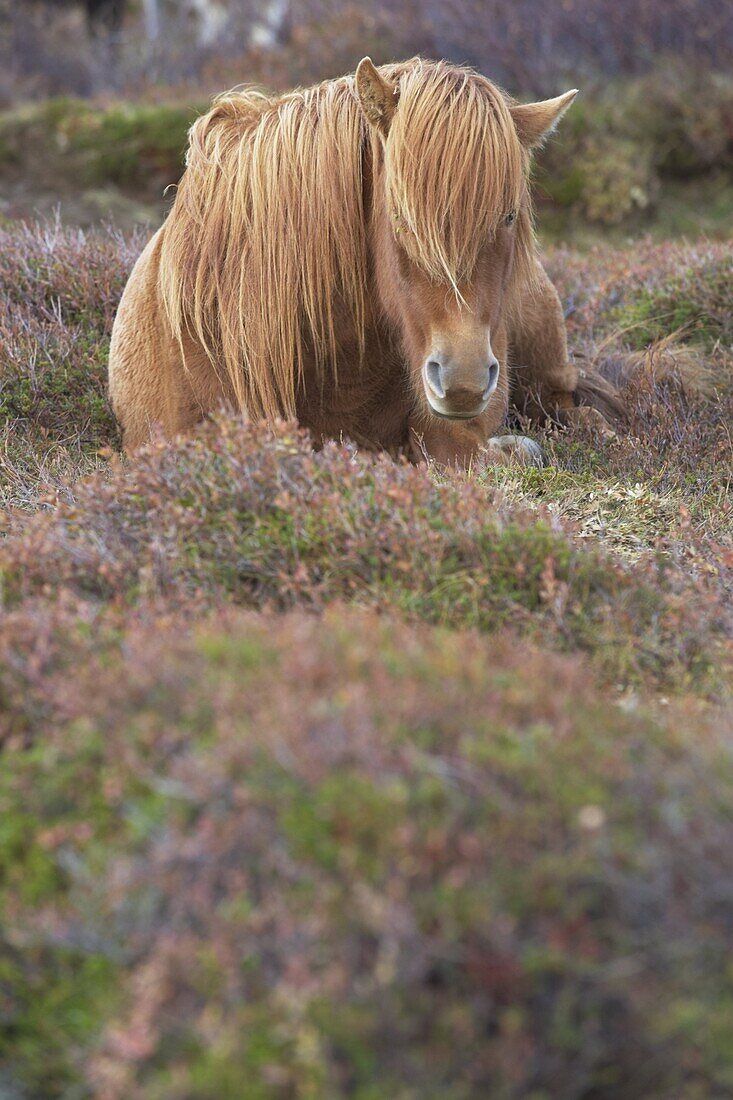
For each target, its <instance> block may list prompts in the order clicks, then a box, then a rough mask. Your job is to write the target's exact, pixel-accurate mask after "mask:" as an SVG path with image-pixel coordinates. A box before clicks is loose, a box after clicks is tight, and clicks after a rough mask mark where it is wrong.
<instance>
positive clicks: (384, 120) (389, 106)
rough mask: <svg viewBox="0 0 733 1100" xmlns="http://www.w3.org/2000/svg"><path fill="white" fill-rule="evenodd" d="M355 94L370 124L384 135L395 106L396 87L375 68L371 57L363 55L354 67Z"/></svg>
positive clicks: (387, 129) (387, 130)
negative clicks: (355, 67)
mask: <svg viewBox="0 0 733 1100" xmlns="http://www.w3.org/2000/svg"><path fill="white" fill-rule="evenodd" d="M355 84H356V95H357V98H358V100H359V103H360V104H361V109H362V111H363V112H364V114H365V115H366V117H367V119H368V121H369V122H371V124H372V126H376V127H377V129H378V130H381V132H382V134H383V135H384V136H385V137H386V136H387V133H388V132H389V124H390V122H391V121H392V115H393V114H394V112H395V107H396V106H397V89H396V87H395V86H394V84H390V82H389V81H388V80H385V79H384V77H383V76H382V75H381V73H380V72H379V71H378V70H377V69H375V67H374V65H373V63H372V59H371V57H363V58H362V59H361V61H360V62H359V64H358V66H357V69H356V78H355Z"/></svg>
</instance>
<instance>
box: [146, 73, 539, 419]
mask: <svg viewBox="0 0 733 1100" xmlns="http://www.w3.org/2000/svg"><path fill="white" fill-rule="evenodd" d="M381 72H382V73H383V74H384V76H385V77H386V78H387V79H389V80H391V81H393V82H394V83H395V84H396V85H397V86H398V87H399V107H398V110H397V111H396V113H395V116H394V120H393V123H392V127H391V129H390V133H389V135H388V138H387V141H386V143H385V145H384V148H382V145H381V141H380V140H379V139H378V138H377V136H376V134H375V132H374V131H373V130H372V129H371V128H370V127H369V126H368V124H367V122H366V120H365V119H364V117H363V113H362V111H361V108H360V106H359V103H358V101H357V98H356V94H355V91H354V78H353V76H346V77H341V78H340V79H338V80H332V81H327V82H325V83H323V84H320V85H317V86H315V87H313V88H309V89H307V90H305V91H298V92H293V93H290V94H287V95H284V96H281V97H278V98H270V97H268V96H265V95H263V94H262V93H260V92H256V91H252V90H245V91H235V92H231V93H228V94H226V95H224V96H221V97H219V98H218V99H217V100H215V101H214V104H213V106H212V109H211V110H210V111H209V112H208V114H206V115H204V116H203V117H202V118H200V119H198V120H197V121H196V123H195V124H194V125H193V127H192V128H191V131H190V135H189V139H190V140H189V149H188V154H187V162H186V163H187V167H186V171H185V173H184V176H183V179H182V180H181V183H180V185H179V188H178V193H177V196H176V200H175V202H174V205H173V208H172V210H171V212H170V214H169V216H168V219H167V221H166V223H165V226H164V230H163V242H162V251H161V265H160V284H159V286H160V292H161V295H162V299H163V303H164V307H165V309H166V312H167V316H168V319H169V322H170V324H171V327H172V330H173V333H174V336H175V337H176V338H177V339H178V341H179V342H180V344H181V347H183V346H184V344H185V340H186V337H193V338H194V339H195V340H197V341H198V342H199V343H200V345H201V346H202V347H203V348H204V350H205V352H206V354H207V355H208V357H209V358H210V360H211V363H212V366H213V368H214V369H215V370H216V371H218V372H219V374H220V375H222V374H223V376H224V377H223V380H224V381H225V382H226V383H227V384H228V387H229V388H230V389H231V392H232V394H233V396H234V398H235V400H236V402H237V403H238V405H239V406H240V408H241V409H243V410H246V411H247V412H249V413H250V414H251V415H254V416H266V417H273V416H277V415H286V416H292V415H294V412H295V395H296V390H297V385H298V380H299V378H300V377H301V376H302V371H303V367H304V363H305V360H306V356H307V355H308V354H309V353H311V354H315V357H316V360H317V363H318V365H319V368H320V369H321V371H323V372H330V374H329V376H330V377H331V378H335V371H336V367H337V362H338V350H339V349H338V339H337V323H336V322H337V317H339V318H341V317H343V316H344V314H346V315H347V316H348V317H349V318H350V320H351V323H352V326H353V330H354V331H355V332H356V334H357V338H358V340H359V341H360V343H361V346H363V343H364V334H365V326H366V321H367V317H368V316H369V313H370V303H369V257H368V247H367V240H368V223H367V220H368V211H367V209H366V207H365V194H366V190H365V181H364V179H363V176H364V168H365V165H369V164H372V165H375V166H376V165H379V164H383V168H384V187H385V194H386V201H387V202H388V203H389V206H390V213H391V214H392V217H393V219H394V220H395V223H396V226H398V227H401V228H402V229H403V230H404V232H403V234H402V236H401V238H400V239H401V242H402V243H403V245H404V247H405V248H406V249H407V251H408V253H409V254H410V256H411V258H412V259H413V260H414V262H415V263H417V264H419V265H420V266H421V267H422V268H423V270H424V271H425V272H426V273H427V274H428V275H429V276H430V277H431V278H432V279H433V280H434V281H436V282H442V283H445V284H446V285H447V286H449V287H452V288H453V290H454V291H455V292H456V293H459V294H460V286H461V284H462V283H463V284H465V282H466V280H467V279H469V278H470V275H471V272H472V270H473V266H474V265H475V262H476V258H477V255H478V250H479V248H480V246H481V242H482V241H483V240H485V239H486V237H487V236H489V235H490V234H491V233H493V232H494V231H495V229H496V227H497V225H498V224H499V223H500V220H501V219H502V218H503V217H505V216H506V214H507V213H508V212H509V211H511V210H518V211H519V224H518V231H517V250H516V259H515V272H516V275H517V278H522V277H524V278H529V277H531V271H532V265H533V255H534V243H533V236H532V226H531V213H530V209H529V199H528V198H527V195H526V175H527V158H526V155H525V154H524V152H523V150H522V148H521V146H520V144H519V140H518V138H517V135H516V131H515V129H514V126H513V123H512V120H511V115H510V114H509V110H508V105H507V100H506V98H505V97H504V95H503V94H502V93H501V92H500V91H499V90H498V89H497V88H496V87H495V86H494V85H493V84H491V83H490V82H489V81H488V80H485V79H484V78H483V77H480V76H478V75H477V74H475V73H473V72H472V71H471V70H468V69H463V68H459V67H456V66H452V65H448V64H446V63H444V62H429V61H423V60H420V59H414V60H412V61H408V62H404V63H402V64H400V65H391V66H385V67H383V68H382V69H381ZM375 201H380V200H379V198H377V199H376V200H375Z"/></svg>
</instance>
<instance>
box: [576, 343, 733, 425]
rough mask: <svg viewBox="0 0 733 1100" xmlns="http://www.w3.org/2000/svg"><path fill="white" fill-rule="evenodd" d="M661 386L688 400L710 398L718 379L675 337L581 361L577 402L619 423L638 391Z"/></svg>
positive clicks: (694, 353)
mask: <svg viewBox="0 0 733 1100" xmlns="http://www.w3.org/2000/svg"><path fill="white" fill-rule="evenodd" d="M660 384H665V385H673V386H676V387H677V388H678V390H679V391H680V392H681V393H683V394H684V395H685V396H686V397H695V396H706V395H707V394H710V393H711V392H712V390H713V388H714V376H713V371H712V370H711V368H710V366H709V365H708V363H707V362H706V360H705V357H704V356H703V355H701V354H700V352H699V351H697V350H696V349H694V348H691V347H689V346H687V345H685V344H682V343H680V342H679V338H678V334H674V335H673V336H670V337H666V338H665V339H664V340H660V341H658V342H657V343H656V344H651V345H650V346H649V347H648V348H645V349H644V350H643V351H623V350H615V351H612V350H610V349H605V350H604V351H603V352H601V354H600V355H597V356H596V357H594V359H592V360H585V361H583V360H581V363H580V364H579V369H578V385H577V388H576V390H575V402H576V404H577V405H580V406H589V407H590V408H593V409H597V410H598V412H600V413H601V415H602V416H604V417H605V419H606V420H608V421H609V423H611V424H614V423H619V422H620V421H622V420H624V419H625V417H626V416H627V411H628V407H629V402H630V399H632V397H633V395H634V394H635V393H636V392H638V391H640V390H644V389H649V388H650V387H654V386H656V385H660Z"/></svg>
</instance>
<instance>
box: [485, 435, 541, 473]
mask: <svg viewBox="0 0 733 1100" xmlns="http://www.w3.org/2000/svg"><path fill="white" fill-rule="evenodd" d="M488 459H489V462H491V461H492V460H493V461H498V462H501V463H505V464H509V463H516V464H517V465H519V466H536V467H537V468H538V469H540V470H541V469H542V468H543V467H544V466H546V465H547V459H546V458H545V452H544V451H543V450H542V448H541V447H540V445H539V443H535V441H534V439H530V438H529V436H527V435H495V436H493V437H492V438H491V439H490V440H489V445H488Z"/></svg>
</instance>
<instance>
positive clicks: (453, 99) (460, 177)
mask: <svg viewBox="0 0 733 1100" xmlns="http://www.w3.org/2000/svg"><path fill="white" fill-rule="evenodd" d="M355 87H356V93H357V97H358V99H359V102H360V104H361V108H362V111H363V113H364V115H365V116H366V118H367V120H368V122H369V124H370V126H371V128H372V133H373V141H372V150H373V155H372V162H373V180H372V194H373V198H372V225H373V248H374V251H375V276H376V279H377V284H378V287H379V293H380V298H381V304H382V307H383V309H384V311H385V313H386V314H387V316H388V317H389V319H390V320H391V322H392V323H393V324H394V325H395V326H396V327H397V329H398V331H399V332H400V333H401V336H402V342H403V346H404V349H405V353H406V356H407V359H408V361H409V364H410V367H411V371H412V376H413V379H414V381H415V385H416V392H417V394H418V395H423V394H424V397H425V399H426V400H427V403H428V406H429V408H430V410H431V411H432V412H433V413H434V414H436V415H437V416H443V417H448V418H450V419H471V418H473V417H475V416H478V415H480V414H481V413H482V412H483V411H484V410H485V409H486V407H487V406H488V404H489V402H490V401H491V397H492V394H493V393H494V392H495V390H497V387H498V385H499V380H500V372H501V369H502V367H501V364H500V363H499V360H498V358H497V355H496V354H495V352H496V351H497V350H498V351H499V354H501V349H497V346H496V340H497V334H498V333H500V331H501V326H502V319H503V317H504V316H505V314H506V311H507V309H508V308H509V306H510V303H511V289H512V286H513V283H514V280H515V279H521V278H522V277H524V278H525V279H528V278H531V277H532V272H533V268H534V253H533V237H532V223H531V208H530V199H529V194H528V190H527V167H528V159H529V150H530V148H531V147H532V146H533V145H536V144H537V143H538V142H540V141H541V140H542V138H543V137H544V135H545V134H547V133H548V132H549V131H550V130H551V129H552V128H553V127H554V125H555V124H556V122H557V121H558V119H559V118H560V116H561V115H562V113H563V112H564V111H565V109H566V108H567V107H568V106H569V105H570V103H571V102H572V100H573V98H574V96H575V92H567V93H566V94H565V95H563V96H560V97H558V98H557V99H551V100H547V101H545V102H541V103H530V104H524V105H519V104H513V103H511V101H509V100H508V99H507V98H506V97H505V96H504V95H503V93H501V92H500V91H499V90H498V89H497V88H496V87H495V86H494V85H493V84H491V83H490V82H489V81H488V80H485V79H484V78H482V77H479V76H477V75H475V74H473V73H470V72H467V71H464V70H460V69H456V68H454V67H452V66H447V65H443V64H441V63H429V62H426V63H424V64H423V63H419V62H418V63H411V64H409V65H408V66H405V67H394V68H386V69H383V70H382V71H381V72H379V71H378V70H377V69H375V68H374V66H373V65H372V63H371V61H370V60H369V58H364V60H363V61H362V62H361V63H360V65H359V67H358V69H357V73H356V81H355ZM492 340H494V346H493V347H492ZM502 389H504V387H502Z"/></svg>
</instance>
